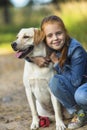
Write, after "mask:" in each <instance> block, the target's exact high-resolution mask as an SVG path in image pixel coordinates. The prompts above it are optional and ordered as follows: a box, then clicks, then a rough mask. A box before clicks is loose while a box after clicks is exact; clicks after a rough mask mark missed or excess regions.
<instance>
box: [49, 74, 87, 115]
mask: <svg viewBox="0 0 87 130" xmlns="http://www.w3.org/2000/svg"><path fill="white" fill-rule="evenodd" d="M86 86H87V84H86ZM49 87H50V89H51V92H52V93H53V94H54V96H55V97H56V98H57V99H58V100H59V101H60V103H61V104H62V105H63V106H64V107H65V108H66V109H67V110H68V112H69V113H70V114H73V113H74V112H75V111H76V106H77V104H81V102H80V100H79V96H78V93H79V91H80V90H79V89H78V88H76V87H74V86H72V84H71V83H70V81H68V80H67V79H66V78H65V77H64V76H62V75H58V74H55V75H54V76H53V78H51V80H50V83H49ZM76 89H77V90H78V91H76ZM86 89H87V88H86ZM75 91H76V93H75ZM74 95H75V98H74ZM85 96H86V99H87V91H86V94H85ZM82 98H83V97H82ZM75 100H76V101H75ZM81 101H83V99H82V100H81ZM86 104H87V100H86Z"/></svg>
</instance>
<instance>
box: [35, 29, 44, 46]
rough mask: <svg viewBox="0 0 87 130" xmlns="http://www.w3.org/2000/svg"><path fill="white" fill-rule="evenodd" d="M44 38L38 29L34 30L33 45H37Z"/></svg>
mask: <svg viewBox="0 0 87 130" xmlns="http://www.w3.org/2000/svg"><path fill="white" fill-rule="evenodd" d="M44 38H45V34H44V32H43V31H41V30H39V29H34V43H35V45H38V44H39V43H40V42H42V41H43V40H44Z"/></svg>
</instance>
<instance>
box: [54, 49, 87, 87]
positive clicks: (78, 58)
mask: <svg viewBox="0 0 87 130" xmlns="http://www.w3.org/2000/svg"><path fill="white" fill-rule="evenodd" d="M85 66H86V53H85V51H84V50H83V49H82V48H81V47H78V48H76V49H75V50H74V51H73V52H72V54H71V56H70V63H69V64H67V63H65V65H64V67H63V69H61V68H60V66H59V64H58V63H56V64H54V68H55V69H56V71H57V72H58V74H60V75H63V76H64V77H65V78H67V79H68V80H69V81H70V82H71V84H72V85H73V86H75V87H78V86H79V85H80V84H81V82H82V79H83V75H84V71H85Z"/></svg>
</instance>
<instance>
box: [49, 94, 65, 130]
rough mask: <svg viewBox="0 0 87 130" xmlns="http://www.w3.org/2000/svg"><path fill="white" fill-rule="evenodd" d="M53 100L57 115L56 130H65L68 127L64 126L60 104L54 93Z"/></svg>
mask: <svg viewBox="0 0 87 130" xmlns="http://www.w3.org/2000/svg"><path fill="white" fill-rule="evenodd" d="M51 100H52V104H53V108H54V113H55V120H56V130H65V128H66V126H65V125H64V122H63V120H62V114H61V106H60V103H59V101H58V100H57V99H56V97H55V96H54V95H53V94H52V93H51Z"/></svg>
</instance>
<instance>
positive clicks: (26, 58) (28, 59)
mask: <svg viewBox="0 0 87 130" xmlns="http://www.w3.org/2000/svg"><path fill="white" fill-rule="evenodd" d="M24 59H25V60H26V61H28V62H33V61H32V60H31V59H30V58H29V57H28V56H26V57H25V58H24Z"/></svg>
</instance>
